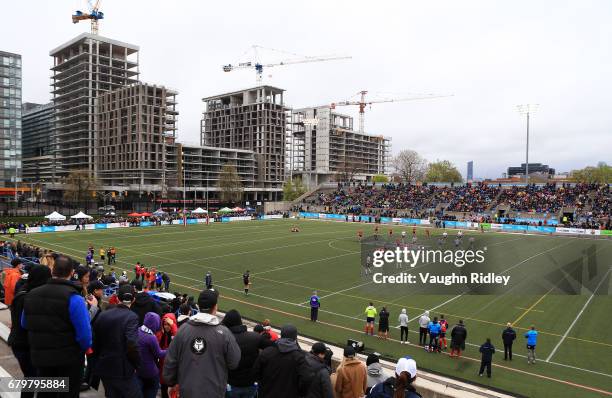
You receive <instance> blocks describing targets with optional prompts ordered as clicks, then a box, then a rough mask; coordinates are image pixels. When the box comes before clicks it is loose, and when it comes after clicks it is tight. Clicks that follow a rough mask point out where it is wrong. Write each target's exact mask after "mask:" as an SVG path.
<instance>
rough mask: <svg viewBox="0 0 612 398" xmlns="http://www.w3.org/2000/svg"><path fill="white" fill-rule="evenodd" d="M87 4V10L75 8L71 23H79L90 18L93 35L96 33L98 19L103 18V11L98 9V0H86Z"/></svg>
mask: <svg viewBox="0 0 612 398" xmlns="http://www.w3.org/2000/svg"><path fill="white" fill-rule="evenodd" d="M87 4H88V5H89V12H83V11H80V10H76V11H75V12H74V14H73V15H72V23H79V21H84V20H86V19H89V20H91V33H92V34H94V35H97V34H98V21H99V20H100V19H104V13H103V12H102V11H100V0H96V2H95V3H93V2H92V0H87Z"/></svg>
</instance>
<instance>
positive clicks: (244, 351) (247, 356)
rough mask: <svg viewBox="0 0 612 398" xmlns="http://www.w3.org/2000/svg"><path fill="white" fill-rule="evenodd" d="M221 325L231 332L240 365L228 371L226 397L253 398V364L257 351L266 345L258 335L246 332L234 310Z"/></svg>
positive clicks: (254, 393)
mask: <svg viewBox="0 0 612 398" xmlns="http://www.w3.org/2000/svg"><path fill="white" fill-rule="evenodd" d="M221 323H222V324H223V325H225V326H226V327H227V328H228V329H229V330H230V332H232V334H233V335H234V338H235V339H236V342H237V343H238V347H240V363H239V364H238V367H237V368H236V369H233V370H230V371H229V375H228V379H227V383H228V384H229V386H230V388H229V391H228V392H227V394H226V397H227V398H253V397H254V396H255V395H256V394H257V388H256V387H255V376H254V375H253V364H254V363H255V360H256V359H257V357H258V356H259V350H260V349H263V348H266V347H267V343H266V342H264V338H263V337H262V336H261V335H260V334H258V333H255V332H249V331H247V327H246V325H243V324H242V317H241V316H240V313H239V312H238V311H236V310H230V311H228V312H227V313H226V314H225V317H224V318H223V321H222V322H221Z"/></svg>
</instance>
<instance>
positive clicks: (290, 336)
mask: <svg viewBox="0 0 612 398" xmlns="http://www.w3.org/2000/svg"><path fill="white" fill-rule="evenodd" d="M297 335H298V333H297V329H296V327H295V326H293V325H285V326H283V327H282V328H281V337H280V339H278V340H276V342H275V343H274V344H273V345H271V346H270V347H268V348H266V349H265V350H263V351H262V352H261V353H260V354H259V357H258V358H257V360H256V361H255V365H254V369H253V373H254V375H255V380H257V381H258V383H259V395H258V397H259V398H276V397H302V396H304V395H306V394H307V392H308V388H309V387H310V382H311V380H312V373H311V369H310V367H309V366H308V363H307V362H306V355H305V353H304V351H302V349H301V348H300V346H299V345H298V343H297Z"/></svg>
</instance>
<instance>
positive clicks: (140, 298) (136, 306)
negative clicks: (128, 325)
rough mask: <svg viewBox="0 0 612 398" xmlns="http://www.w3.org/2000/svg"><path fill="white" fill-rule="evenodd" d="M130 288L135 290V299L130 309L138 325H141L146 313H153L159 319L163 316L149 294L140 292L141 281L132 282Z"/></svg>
mask: <svg viewBox="0 0 612 398" xmlns="http://www.w3.org/2000/svg"><path fill="white" fill-rule="evenodd" d="M132 286H134V290H136V298H135V299H134V303H132V306H131V307H130V309H131V310H132V311H134V312H135V313H136V315H138V325H139V326H140V325H142V324H143V322H144V317H145V314H146V313H147V312H155V313H156V314H157V315H159V316H160V317H161V316H162V315H163V314H162V311H161V307H160V306H159V304H158V303H157V302H156V301H155V299H153V297H151V295H149V293H147V292H145V291H143V290H142V281H139V280H134V281H132Z"/></svg>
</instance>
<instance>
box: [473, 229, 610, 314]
mask: <svg viewBox="0 0 612 398" xmlns="http://www.w3.org/2000/svg"><path fill="white" fill-rule="evenodd" d="M575 239H577V238H575ZM602 249H607V247H605V246H603V245H602V246H601V247H598V248H597V249H596V250H595V253H597V252H598V251H600V250H602ZM526 278H527V277H526ZM526 278H523V279H526ZM518 286H519V285H518V284H516V285H514V286H513V287H511V288H510V289H508V290H506V291H505V292H504V293H502V294H500V295H497V296H495V298H494V299H493V300H490V301H489V302H488V303H487V304H485V305H484V306H482V307H480V308H479V309H478V311H476V312H473V313H472V314H471V315H470V316H476V315H478V314H480V313H481V312H482V311H484V310H486V309H487V308H489V307H490V306H491V305H493V304H495V303H496V302H497V301H498V300H500V299H501V298H503V297H505V296H507V295H508V294H510V292H511V291H512V290H514V289H516V288H517V287H518ZM532 311H533V310H532Z"/></svg>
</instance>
